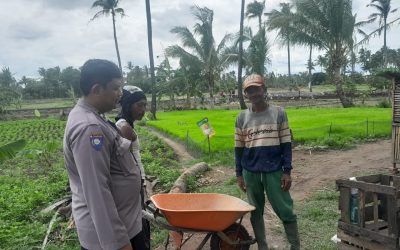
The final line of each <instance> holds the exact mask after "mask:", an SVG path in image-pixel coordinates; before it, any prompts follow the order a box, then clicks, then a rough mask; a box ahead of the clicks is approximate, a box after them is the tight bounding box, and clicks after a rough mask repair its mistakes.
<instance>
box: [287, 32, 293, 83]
mask: <svg viewBox="0 0 400 250" xmlns="http://www.w3.org/2000/svg"><path fill="white" fill-rule="evenodd" d="M287 57H288V73H289V81H290V83H292V74H291V73H290V40H289V38H288V39H287Z"/></svg>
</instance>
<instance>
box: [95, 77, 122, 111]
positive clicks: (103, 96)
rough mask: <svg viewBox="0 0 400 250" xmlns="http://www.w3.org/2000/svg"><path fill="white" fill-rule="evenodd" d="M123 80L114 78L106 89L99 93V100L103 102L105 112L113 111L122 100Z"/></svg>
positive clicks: (103, 88)
mask: <svg viewBox="0 0 400 250" xmlns="http://www.w3.org/2000/svg"><path fill="white" fill-rule="evenodd" d="M121 86H122V79H119V78H114V79H113V80H111V81H110V82H109V83H107V85H106V86H105V87H102V88H101V90H100V93H99V98H100V99H99V100H100V102H101V106H102V110H100V111H101V112H102V113H103V112H108V111H111V110H113V109H114V108H115V107H116V106H117V103H118V101H119V99H120V98H121V95H122V91H121Z"/></svg>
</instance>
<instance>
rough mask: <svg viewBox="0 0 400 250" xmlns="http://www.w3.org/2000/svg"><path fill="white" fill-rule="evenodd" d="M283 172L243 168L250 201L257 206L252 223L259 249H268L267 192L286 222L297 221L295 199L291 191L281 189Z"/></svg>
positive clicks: (281, 217)
mask: <svg viewBox="0 0 400 250" xmlns="http://www.w3.org/2000/svg"><path fill="white" fill-rule="evenodd" d="M282 174H283V172H282V171H276V172H272V173H252V172H249V171H246V170H245V169H244V170H243V178H244V182H245V184H246V193H247V199H248V200H249V203H250V204H251V205H253V206H255V207H256V210H254V211H252V212H251V218H250V221H251V225H252V226H253V230H254V235H255V237H256V240H257V244H258V249H259V250H264V249H268V245H267V240H266V237H265V225H264V217H263V215H264V205H265V194H266V195H267V198H268V200H269V202H270V204H271V206H272V208H273V210H274V211H275V213H276V214H277V215H278V217H279V218H280V219H281V221H282V222H283V223H284V224H292V223H297V217H296V215H295V214H294V213H293V200H292V197H290V193H289V192H284V191H283V190H282V189H281V177H282Z"/></svg>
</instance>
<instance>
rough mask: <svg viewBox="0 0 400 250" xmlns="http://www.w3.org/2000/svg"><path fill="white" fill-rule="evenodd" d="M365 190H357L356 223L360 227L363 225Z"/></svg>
mask: <svg viewBox="0 0 400 250" xmlns="http://www.w3.org/2000/svg"><path fill="white" fill-rule="evenodd" d="M364 208H365V192H364V191H363V190H358V225H359V226H360V227H365V213H364Z"/></svg>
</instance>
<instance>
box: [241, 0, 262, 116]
mask: <svg viewBox="0 0 400 250" xmlns="http://www.w3.org/2000/svg"><path fill="white" fill-rule="evenodd" d="M241 2H242V4H241V8H240V29H239V58H238V82H237V89H238V97H239V104H240V108H241V109H246V108H247V106H246V103H245V102H244V98H243V90H242V81H243V80H242V68H243V22H244V5H245V0H242V1H241ZM260 23H261V21H260Z"/></svg>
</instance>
